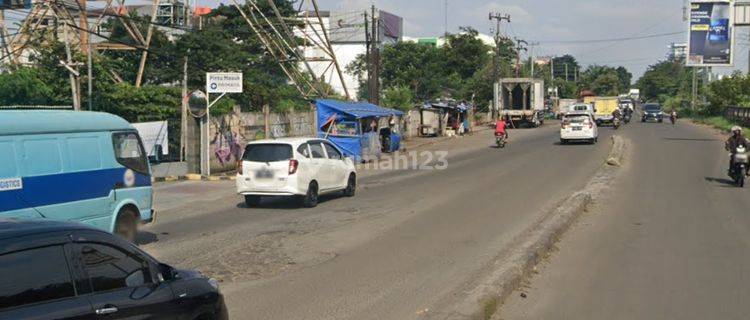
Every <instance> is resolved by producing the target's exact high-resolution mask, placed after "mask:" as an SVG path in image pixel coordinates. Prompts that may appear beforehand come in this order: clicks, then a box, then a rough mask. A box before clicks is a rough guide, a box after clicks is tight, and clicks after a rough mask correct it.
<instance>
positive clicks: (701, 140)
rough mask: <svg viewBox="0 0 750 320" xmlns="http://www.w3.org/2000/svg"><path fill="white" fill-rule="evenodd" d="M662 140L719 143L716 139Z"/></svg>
mask: <svg viewBox="0 0 750 320" xmlns="http://www.w3.org/2000/svg"><path fill="white" fill-rule="evenodd" d="M664 140H669V141H695V142H710V141H719V140H716V139H700V138H664Z"/></svg>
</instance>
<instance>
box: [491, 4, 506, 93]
mask: <svg viewBox="0 0 750 320" xmlns="http://www.w3.org/2000/svg"><path fill="white" fill-rule="evenodd" d="M492 20H495V22H496V25H495V57H494V59H493V60H494V71H493V74H494V81H497V80H498V79H500V58H501V56H500V54H501V48H500V47H501V46H502V44H503V40H505V39H504V38H503V37H502V36H501V34H500V23H501V22H503V20H505V21H507V22H508V23H510V15H509V14H506V15H503V14H500V13H498V12H490V21H492Z"/></svg>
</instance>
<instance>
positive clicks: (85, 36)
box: [78, 0, 90, 55]
mask: <svg viewBox="0 0 750 320" xmlns="http://www.w3.org/2000/svg"><path fill="white" fill-rule="evenodd" d="M78 9H79V10H80V12H79V14H78V27H79V33H80V37H81V43H80V44H81V51H83V53H85V54H87V55H88V54H89V51H88V50H89V31H90V30H89V20H88V17H87V16H86V15H87V11H86V0H78Z"/></svg>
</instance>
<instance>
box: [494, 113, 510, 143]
mask: <svg viewBox="0 0 750 320" xmlns="http://www.w3.org/2000/svg"><path fill="white" fill-rule="evenodd" d="M507 129H508V124H507V122H506V121H505V119H504V117H501V118H500V119H497V122H496V123H495V136H496V137H503V139H505V140H508V130H507Z"/></svg>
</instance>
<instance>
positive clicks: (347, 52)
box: [295, 9, 404, 99]
mask: <svg viewBox="0 0 750 320" xmlns="http://www.w3.org/2000/svg"><path fill="white" fill-rule="evenodd" d="M365 12H367V13H368V18H370V14H371V12H372V11H370V10H365V9H363V10H361V11H347V12H337V11H320V17H321V19H322V20H323V26H324V27H325V31H326V33H327V35H328V38H329V40H330V43H331V48H332V50H333V53H334V55H335V56H336V59H337V60H338V64H339V67H340V68H341V71H342V72H343V78H344V84H343V85H342V83H341V80H340V79H339V77H338V75H337V74H336V70H335V68H333V67H332V66H331V61H330V55H328V54H327V53H326V52H325V49H323V48H321V46H319V45H318V44H319V42H320V38H321V37H322V34H323V31H322V28H321V26H320V23H319V22H318V17H317V16H315V13H314V12H302V13H300V15H301V19H302V20H303V21H307V23H306V24H305V25H304V26H302V27H299V28H296V29H295V35H296V36H297V37H299V38H301V39H302V40H303V41H304V42H305V45H304V46H303V47H301V48H300V49H301V51H302V53H303V55H304V57H305V60H306V61H307V62H301V63H300V68H301V69H303V70H306V69H307V66H305V65H304V64H305V63H307V64H308V65H309V66H310V69H312V70H313V73H314V75H315V77H316V78H318V79H322V80H323V81H325V82H326V83H328V84H330V85H331V87H332V88H333V89H334V90H335V91H336V92H337V93H339V94H341V95H344V85H346V88H347V90H348V91H349V95H350V96H351V97H352V98H353V99H354V98H356V96H357V91H358V90H359V83H360V79H359V78H358V77H357V76H356V75H354V74H352V73H350V72H347V71H346V67H347V66H348V65H350V64H351V63H352V62H354V61H355V60H356V59H357V57H358V56H359V55H363V54H365V53H366V51H367V39H368V37H369V34H370V33H371V28H372V25H371V23H372V19H368V21H367V22H365V19H366V18H365ZM375 17H376V19H377V21H378V26H377V30H378V36H377V41H376V45H378V46H380V47H382V46H384V45H387V44H395V43H398V42H399V41H401V39H402V38H403V24H404V21H403V18H401V17H399V16H396V15H394V14H391V13H388V12H386V11H383V10H375ZM365 25H367V28H365Z"/></svg>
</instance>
